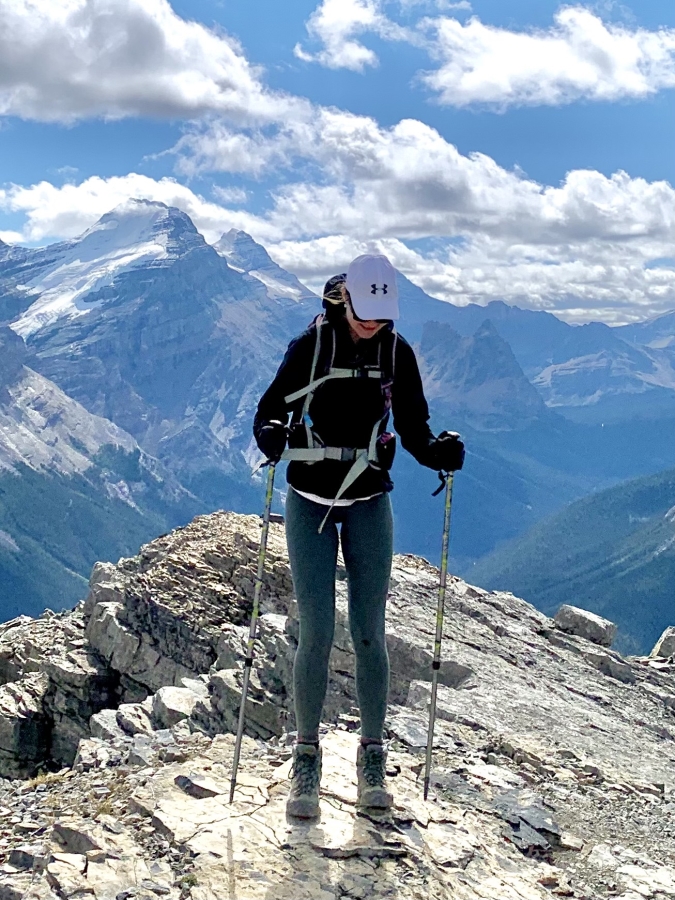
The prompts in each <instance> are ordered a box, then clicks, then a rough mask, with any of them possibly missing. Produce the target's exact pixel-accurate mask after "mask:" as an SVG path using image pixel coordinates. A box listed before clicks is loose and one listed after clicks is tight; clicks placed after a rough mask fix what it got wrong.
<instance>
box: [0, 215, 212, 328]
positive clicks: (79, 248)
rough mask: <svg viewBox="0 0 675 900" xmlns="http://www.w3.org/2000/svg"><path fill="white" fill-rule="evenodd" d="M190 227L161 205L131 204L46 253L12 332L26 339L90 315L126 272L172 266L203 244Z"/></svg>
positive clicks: (185, 219)
mask: <svg viewBox="0 0 675 900" xmlns="http://www.w3.org/2000/svg"><path fill="white" fill-rule="evenodd" d="M191 226H192V223H191V222H190V219H189V218H188V217H187V216H186V215H185V214H184V213H182V214H181V213H179V212H178V211H177V210H173V211H171V210H169V208H168V207H166V206H164V205H163V204H161V203H148V202H146V201H139V200H129V201H128V202H127V203H124V204H122V205H121V206H119V207H117V208H116V209H115V210H113V211H112V212H110V213H108V214H107V215H105V216H103V217H102V218H101V219H100V220H99V221H98V222H97V223H96V224H95V225H94V226H92V227H91V228H90V229H89V230H88V231H85V233H84V234H83V235H82V236H81V237H79V238H78V239H77V240H74V241H67V242H64V243H61V244H56V245H53V246H52V247H50V248H47V250H45V251H44V254H43V258H42V260H41V261H40V265H39V271H37V272H36V274H35V275H34V276H33V277H32V278H28V279H26V280H25V281H24V282H23V284H22V288H23V289H24V290H25V292H26V300H27V301H28V300H29V299H30V300H32V302H31V304H30V306H28V308H27V309H26V310H25V311H24V312H23V313H22V314H21V315H20V316H19V317H18V318H17V319H16V320H15V321H14V322H13V323H12V327H13V328H14V330H15V331H16V332H17V334H20V335H22V337H28V336H29V335H31V334H33V333H35V332H36V331H39V330H40V329H41V328H43V327H45V326H47V325H50V324H51V323H52V322H56V321H57V320H59V319H64V318H65V319H74V318H78V317H80V316H85V315H87V314H89V313H91V312H92V310H94V309H96V308H97V306H98V305H100V304H103V303H105V302H106V295H105V291H104V290H103V289H104V288H106V287H108V286H110V285H112V284H114V283H115V281H116V280H117V279H119V278H120V277H121V276H122V275H123V274H124V273H126V272H130V271H132V270H133V269H137V268H141V267H143V268H145V269H151V268H157V267H160V266H162V265H165V266H166V265H169V264H170V263H171V261H172V260H175V259H176V258H177V257H178V256H179V255H180V254H181V253H185V252H188V251H189V249H190V247H191V246H193V247H194V246H196V245H197V244H199V243H200V241H199V237H200V236H199V235H198V234H197V233H196V232H195V230H194V228H193V227H191ZM36 261H37V260H36ZM33 298H34V299H33Z"/></svg>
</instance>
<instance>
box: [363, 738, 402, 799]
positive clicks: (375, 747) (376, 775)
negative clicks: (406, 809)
mask: <svg viewBox="0 0 675 900" xmlns="http://www.w3.org/2000/svg"><path fill="white" fill-rule="evenodd" d="M386 762H387V754H386V751H385V749H384V747H383V746H382V744H367V745H366V746H365V747H364V746H363V744H359V750H358V753H357V755H356V774H357V777H358V799H357V801H356V805H357V806H368V807H371V808H373V809H389V808H390V807H391V805H392V803H393V802H394V798H393V797H392V795H391V794H390V793H389V791H388V790H387V789H386V787H385V784H384V776H385V770H386Z"/></svg>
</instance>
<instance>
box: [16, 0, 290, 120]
mask: <svg viewBox="0 0 675 900" xmlns="http://www.w3.org/2000/svg"><path fill="white" fill-rule="evenodd" d="M0 61H1V63H0V115H2V114H4V115H13V116H19V117H22V118H26V119H38V120H42V121H60V122H70V121H73V120H76V119H79V118H83V117H91V116H104V117H109V118H120V117H124V116H139V115H140V116H160V117H182V118H185V117H187V118H191V117H196V116H200V115H202V114H204V113H207V112H214V113H218V114H220V115H225V116H227V117H228V118H230V119H232V120H234V121H238V122H250V121H258V122H261V121H269V120H274V119H276V118H278V117H280V116H281V117H283V116H285V115H288V114H289V113H290V112H291V111H292V109H293V108H294V107H295V106H296V104H297V103H298V102H299V101H296V100H294V99H293V98H288V97H284V96H282V95H280V94H275V93H272V92H270V91H268V90H266V89H265V87H264V86H263V84H262V82H261V80H260V78H261V73H260V71H259V70H258V69H256V68H255V67H253V66H252V65H251V64H250V63H249V62H248V61H247V59H246V57H245V56H244V53H243V51H242V49H241V47H240V46H239V44H238V43H237V42H236V41H235V40H233V39H232V38H231V37H229V36H227V35H226V34H224V33H222V32H218V33H216V32H215V31H212V30H209V29H208V28H206V27H205V26H204V25H201V24H199V23H197V22H188V21H185V20H184V19H181V18H180V17H179V16H178V15H176V13H175V12H174V11H173V10H172V9H171V6H170V5H169V3H168V2H167V0H0Z"/></svg>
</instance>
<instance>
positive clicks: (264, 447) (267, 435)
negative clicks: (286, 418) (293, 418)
mask: <svg viewBox="0 0 675 900" xmlns="http://www.w3.org/2000/svg"><path fill="white" fill-rule="evenodd" d="M286 438H287V430H286V426H285V425H284V424H283V422H277V421H276V420H272V421H271V422H268V423H267V425H263V427H262V428H261V429H260V431H259V432H258V447H259V448H260V450H261V452H262V453H264V454H265V456H266V457H267V459H269V460H271V462H279V460H280V459H281V454H282V453H283V452H284V450H285V449H286Z"/></svg>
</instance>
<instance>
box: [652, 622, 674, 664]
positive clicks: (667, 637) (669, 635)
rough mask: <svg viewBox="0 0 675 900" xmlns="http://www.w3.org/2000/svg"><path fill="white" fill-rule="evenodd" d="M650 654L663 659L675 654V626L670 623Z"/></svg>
mask: <svg viewBox="0 0 675 900" xmlns="http://www.w3.org/2000/svg"><path fill="white" fill-rule="evenodd" d="M649 655H650V656H652V657H656V658H661V659H668V658H670V657H671V656H675V627H673V626H672V625H670V626H669V627H668V628H666V630H665V631H664V632H663V634H662V635H661V637H660V638H659V639H658V641H657V642H656V644H655V645H654V649H653V650H652V652H651V653H650V654H649Z"/></svg>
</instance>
